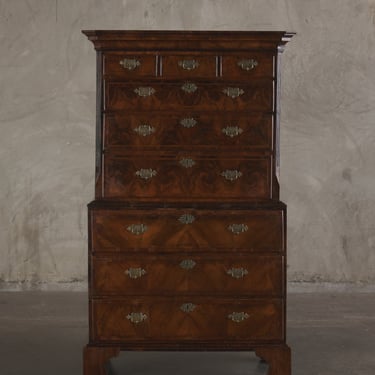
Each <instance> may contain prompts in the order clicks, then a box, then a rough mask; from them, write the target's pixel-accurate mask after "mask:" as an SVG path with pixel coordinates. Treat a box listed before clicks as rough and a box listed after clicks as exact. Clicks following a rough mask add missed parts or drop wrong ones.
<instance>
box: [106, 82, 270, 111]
mask: <svg viewBox="0 0 375 375" xmlns="http://www.w3.org/2000/svg"><path fill="white" fill-rule="evenodd" d="M105 92H106V94H105V103H104V109H105V110H107V111H116V110H131V111H137V110H153V109H154V110H172V111H175V110H176V108H178V109H180V110H185V111H186V110H191V109H195V110H207V111H209V110H212V111H222V110H233V111H243V110H249V111H250V110H255V111H273V82H272V81H271V80H261V81H255V80H254V81H251V82H249V83H248V84H244V83H242V82H226V83H220V84H218V83H201V82H198V81H196V82H194V81H182V82H168V83H167V82H155V81H149V82H147V83H146V82H138V83H133V82H132V83H127V82H126V83H124V82H116V81H106V83H105Z"/></svg>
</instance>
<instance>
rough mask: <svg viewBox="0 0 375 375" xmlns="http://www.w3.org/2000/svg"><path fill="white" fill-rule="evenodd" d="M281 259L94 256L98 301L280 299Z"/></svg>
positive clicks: (198, 256)
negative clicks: (104, 298)
mask: <svg viewBox="0 0 375 375" xmlns="http://www.w3.org/2000/svg"><path fill="white" fill-rule="evenodd" d="M283 262H284V258H283V256H280V255H261V256H259V255H239V254H236V257H235V258H234V257H233V255H229V256H228V255H225V256H224V255H222V256H220V257H218V256H217V255H216V256H209V257H208V256H201V255H196V254H181V255H178V256H174V255H173V256H172V255H169V256H164V257H163V256H152V255H142V256H139V255H138V256H131V257H129V256H112V257H98V256H94V257H92V260H91V280H92V284H91V285H92V288H93V289H92V292H93V294H94V295H136V294H138V295H152V294H176V293H184V294H209V293H220V294H221V295H223V294H229V295H233V294H242V295H246V296H250V295H268V296H270V295H273V296H281V295H282V293H283V285H284V284H283V269H284V268H283Z"/></svg>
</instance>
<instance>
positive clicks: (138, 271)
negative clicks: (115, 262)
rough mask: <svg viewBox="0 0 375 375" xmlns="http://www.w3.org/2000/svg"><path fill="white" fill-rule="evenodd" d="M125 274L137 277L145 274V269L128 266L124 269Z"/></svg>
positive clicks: (133, 277) (132, 277)
mask: <svg viewBox="0 0 375 375" xmlns="http://www.w3.org/2000/svg"><path fill="white" fill-rule="evenodd" d="M125 275H127V276H129V277H130V278H131V279H139V278H140V277H142V276H144V275H146V270H144V269H143V268H128V269H127V270H126V271H125Z"/></svg>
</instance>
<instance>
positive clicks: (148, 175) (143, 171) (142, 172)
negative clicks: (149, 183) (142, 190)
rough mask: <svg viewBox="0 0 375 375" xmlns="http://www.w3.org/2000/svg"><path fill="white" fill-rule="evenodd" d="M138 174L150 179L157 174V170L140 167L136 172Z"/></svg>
mask: <svg viewBox="0 0 375 375" xmlns="http://www.w3.org/2000/svg"><path fill="white" fill-rule="evenodd" d="M135 174H136V176H138V177H140V178H143V179H144V180H149V179H150V178H152V177H154V176H156V175H157V172H156V171H155V170H154V169H151V168H149V169H140V170H139V171H137V172H135Z"/></svg>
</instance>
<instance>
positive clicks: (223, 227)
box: [90, 208, 285, 253]
mask: <svg viewBox="0 0 375 375" xmlns="http://www.w3.org/2000/svg"><path fill="white" fill-rule="evenodd" d="M184 214H190V215H193V216H194V221H193V222H192V223H191V224H183V223H181V222H180V220H179V219H180V217H181V216H182V215H184ZM284 216H285V214H284V211H277V210H272V211H268V210H237V211H230V210H220V211H218V210H192V209H179V210H173V209H162V208H160V209H158V210H132V209H128V210H124V211H121V210H119V211H117V210H115V211H113V210H108V209H107V210H105V209H102V210H94V211H92V212H91V215H90V217H91V218H90V225H91V228H92V231H91V241H92V242H91V244H92V251H93V252H126V251H127V252H134V251H140V250H141V251H143V252H144V251H146V252H181V251H190V252H201V251H207V252H215V251H225V252H232V253H233V252H234V251H238V250H242V251H247V252H255V251H260V252H282V251H284V231H285V226H284ZM132 224H144V225H146V226H147V230H146V231H145V232H144V233H143V234H139V235H137V234H133V233H131V232H129V230H128V229H127V228H128V227H129V226H130V225H132ZM232 224H245V225H246V226H247V227H248V229H247V231H246V232H243V233H239V234H234V233H232V232H231V231H230V230H229V228H228V227H229V226H230V225H232Z"/></svg>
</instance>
